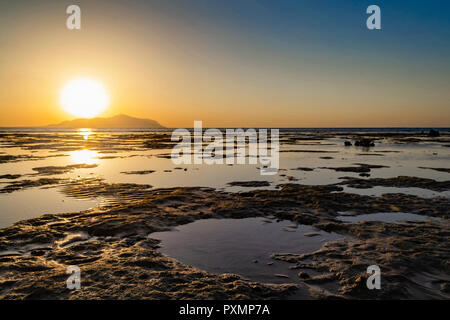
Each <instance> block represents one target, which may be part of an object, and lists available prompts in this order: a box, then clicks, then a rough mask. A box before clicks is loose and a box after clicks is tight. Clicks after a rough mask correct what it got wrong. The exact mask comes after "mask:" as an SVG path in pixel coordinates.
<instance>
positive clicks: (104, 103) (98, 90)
mask: <svg viewBox="0 0 450 320" xmlns="http://www.w3.org/2000/svg"><path fill="white" fill-rule="evenodd" d="M60 103H61V106H62V108H63V109H64V110H65V111H67V112H68V113H70V114H71V115H73V116H75V117H78V118H92V117H95V116H97V115H99V114H100V113H102V112H103V111H105V109H106V108H108V105H109V96H108V93H107V91H106V89H105V87H104V86H103V84H102V83H101V82H99V81H97V80H93V79H89V78H76V79H72V80H70V81H68V82H67V83H66V84H65V85H64V87H63V89H62V90H61V95H60Z"/></svg>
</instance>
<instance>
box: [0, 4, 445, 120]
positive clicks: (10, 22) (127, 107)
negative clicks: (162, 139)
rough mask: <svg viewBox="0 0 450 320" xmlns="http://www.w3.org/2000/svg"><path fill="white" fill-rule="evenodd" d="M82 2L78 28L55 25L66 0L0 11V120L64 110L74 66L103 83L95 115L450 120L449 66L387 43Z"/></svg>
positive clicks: (54, 116) (61, 21)
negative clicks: (290, 33) (380, 47)
mask: <svg viewBox="0 0 450 320" xmlns="http://www.w3.org/2000/svg"><path fill="white" fill-rule="evenodd" d="M82 3H83V2H82ZM84 3H86V4H85V5H82V14H83V20H82V21H83V22H82V30H80V31H69V30H67V29H66V28H65V18H66V15H65V13H64V11H65V7H66V6H67V3H66V2H65V1H59V2H52V1H44V2H43V4H41V6H39V7H33V2H29V3H28V4H27V5H23V6H22V5H11V7H10V8H9V11H8V12H6V13H5V12H3V13H2V14H1V15H2V16H0V30H2V31H1V33H0V41H1V43H2V53H1V59H0V83H1V91H0V126H39V125H47V124H52V123H58V122H60V121H63V120H68V119H73V116H71V115H69V114H67V113H66V112H65V111H64V110H62V108H61V106H60V105H59V94H60V91H61V88H62V87H63V86H64V84H65V83H66V82H67V81H68V80H70V79H72V78H75V77H80V76H83V77H90V78H94V79H97V80H100V81H102V82H103V83H104V85H105V87H106V88H107V90H108V92H109V93H110V96H111V105H110V107H109V108H108V109H107V111H105V112H104V113H103V114H101V115H100V116H105V117H106V116H112V115H115V114H128V115H131V116H135V117H142V118H150V119H154V120H157V121H159V122H160V123H161V124H162V125H164V126H167V127H192V125H193V121H194V120H202V121H203V124H204V126H205V127H227V126H229V127H266V126H269V127H377V126H381V127H389V126H393V127H395V126H424V127H428V126H450V112H449V101H450V94H449V92H450V90H449V81H448V80H449V79H448V73H447V71H448V65H446V66H445V67H444V68H443V67H442V65H439V64H438V63H437V62H436V63H434V61H435V60H427V61H426V63H424V61H425V60H422V59H421V58H420V57H416V56H413V55H412V53H410V56H408V53H407V54H406V55H404V53H403V52H399V51H398V50H399V49H398V48H394V45H393V44H390V45H391V46H392V52H389V51H387V52H386V51H384V53H383V54H381V53H376V54H375V53H374V52H373V51H371V50H370V48H366V49H367V50H366V49H365V48H353V47H344V46H342V47H340V46H337V47H336V46H333V45H332V44H330V43H329V42H327V41H321V39H320V38H319V39H317V38H314V40H311V39H309V38H305V39H304V41H303V42H300V43H298V44H296V46H295V47H292V46H290V44H288V45H286V44H283V43H282V41H280V43H277V41H278V40H279V39H278V37H275V36H274V37H272V38H268V39H267V38H263V37H262V36H261V35H259V34H255V35H253V34H252V35H251V37H250V35H249V34H247V33H246V32H236V30H233V28H232V27H230V26H227V25H223V24H222V25H221V24H217V25H216V24H208V22H207V21H202V20H196V23H193V22H192V21H191V20H189V19H188V18H187V17H186V18H185V17H182V18H181V19H180V17H177V18H175V17H171V16H167V13H159V12H158V11H149V12H145V11H143V10H132V9H129V8H127V6H126V4H117V5H112V4H111V5H108V6H107V5H105V3H103V6H102V5H101V4H102V1H99V2H98V3H96V4H92V3H88V2H84ZM119 13H120V14H119ZM244 31H245V30H244ZM365 36H372V34H367V35H365ZM325 40H326V39H325ZM403 57H404V59H403ZM437 60H439V59H437ZM405 61H406V62H405Z"/></svg>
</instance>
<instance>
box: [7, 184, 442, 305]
mask: <svg viewBox="0 0 450 320" xmlns="http://www.w3.org/2000/svg"><path fill="white" fill-rule="evenodd" d="M138 190H140V191H139V192H137V191H138ZM65 192H67V193H69V194H70V193H72V194H75V193H78V194H83V195H85V196H92V197H98V196H100V195H105V194H110V195H114V196H115V197H118V198H120V197H123V198H124V199H127V198H128V196H130V195H131V194H133V201H129V202H124V203H120V204H114V205H108V206H104V207H100V208H96V209H91V210H87V211H83V212H75V213H66V214H59V215H44V216H41V217H39V218H35V219H30V220H26V221H21V222H18V223H16V224H15V225H13V226H11V227H8V228H5V229H1V230H0V298H3V299H141V298H142V299H182V298H189V299H207V298H212V299H270V298H274V299H284V298H292V297H302V298H336V297H341V298H349V299H366V298H389V299H391V298H405V299H408V298H417V297H423V298H448V297H449V296H448V286H449V283H450V279H449V276H448V275H449V274H450V265H449V259H450V249H449V248H450V243H449V239H450V237H449V236H450V228H449V223H448V207H449V204H450V203H449V200H448V199H445V198H434V199H421V198H417V197H414V196H409V195H402V194H394V195H392V194H390V195H383V196H381V197H368V196H362V195H357V194H348V193H344V192H342V188H341V187H340V186H337V185H327V186H304V185H298V184H288V185H283V186H281V188H280V190H252V191H248V192H241V193H227V192H219V191H216V190H214V189H210V188H170V189H155V190H152V189H149V188H145V187H143V186H141V185H133V184H112V185H110V184H106V183H104V182H102V181H100V180H98V181H95V180H92V181H91V182H90V183H87V184H86V183H80V184H77V185H76V186H71V185H67V186H66V187H65ZM394 206H395V208H393V207H394ZM393 209H395V210H400V211H404V212H411V213H418V214H422V215H427V216H433V217H441V218H443V219H442V220H441V221H440V222H439V223H437V222H436V221H431V220H429V221H421V222H404V223H401V224H388V223H384V222H361V223H356V224H349V223H342V222H341V221H340V220H339V219H337V218H336V217H337V216H339V212H340V211H358V212H359V213H376V212H387V211H392V210H393ZM256 216H262V217H264V216H271V217H275V218H279V219H285V220H291V221H294V222H297V223H300V224H307V225H313V226H314V227H316V228H317V229H319V230H324V231H333V232H336V233H340V234H342V235H348V236H351V237H350V238H347V239H346V240H340V241H335V242H331V243H327V244H325V245H324V246H323V247H322V248H321V249H319V250H318V251H316V252H310V253H302V252H292V253H289V254H286V253H277V252H274V255H273V258H275V259H280V260H284V261H287V262H289V263H291V264H292V266H291V267H292V268H297V269H299V271H301V272H308V271H307V270H314V271H315V272H316V273H319V274H318V275H312V276H309V275H308V276H306V275H305V274H302V276H301V277H299V279H300V280H301V283H300V284H299V286H298V287H295V286H294V285H292V284H289V285H269V284H263V283H257V282H249V281H246V280H244V279H240V278H239V276H237V275H229V274H224V275H214V274H209V273H206V272H203V271H201V270H198V269H195V268H192V267H188V266H185V265H183V264H181V263H179V262H176V261H175V260H173V259H171V258H168V257H166V256H163V255H162V254H161V253H160V252H159V251H158V241H157V240H155V239H152V233H153V232H157V231H164V230H169V229H170V228H173V227H175V226H177V225H181V224H186V223H189V222H192V221H195V220H198V219H207V218H231V217H232V218H245V217H256ZM372 264H377V265H379V266H380V267H381V270H382V276H383V279H385V280H384V282H383V284H384V285H383V286H382V289H381V290H367V289H366V287H365V279H366V278H367V273H366V268H367V266H368V265H372ZM68 265H78V266H79V267H80V269H81V272H82V290H73V291H71V290H68V289H67V288H66V287H65V281H66V279H67V275H66V273H65V272H66V268H67V266H68ZM300 280H299V281H300Z"/></svg>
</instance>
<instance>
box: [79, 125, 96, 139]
mask: <svg viewBox="0 0 450 320" xmlns="http://www.w3.org/2000/svg"><path fill="white" fill-rule="evenodd" d="M77 134H79V135H81V136H83V139H84V140H87V139H88V137H89V136H90V135H91V134H93V132H92V129H90V128H81V129H78V132H77Z"/></svg>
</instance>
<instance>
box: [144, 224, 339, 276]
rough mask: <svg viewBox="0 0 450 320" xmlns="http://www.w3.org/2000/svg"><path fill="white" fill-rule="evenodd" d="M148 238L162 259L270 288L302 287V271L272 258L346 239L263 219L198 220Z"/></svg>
mask: <svg viewBox="0 0 450 320" xmlns="http://www.w3.org/2000/svg"><path fill="white" fill-rule="evenodd" d="M308 235H309V236H308ZM150 236H151V237H152V238H155V239H159V240H161V249H160V250H161V251H162V252H163V253H164V254H166V255H168V256H170V257H172V258H175V259H177V260H178V261H180V262H182V263H183V264H187V265H191V266H194V267H197V268H199V269H201V270H205V271H208V272H212V273H218V274H220V273H235V274H238V275H240V276H243V277H244V278H247V279H250V280H253V281H262V282H267V283H286V282H293V283H298V282H299V279H298V276H297V273H298V272H299V271H301V270H292V269H289V266H290V265H289V264H288V263H286V262H283V261H276V260H273V259H271V258H270V255H271V254H272V253H306V252H312V251H315V250H317V249H320V248H321V247H322V245H323V244H324V243H325V242H327V241H333V240H337V239H342V238H343V236H341V235H338V234H336V233H328V232H325V231H319V230H317V229H315V228H313V227H311V226H306V225H296V224H293V223H292V222H290V221H279V222H276V221H275V220H268V219H264V218H246V219H207V220H199V221H195V222H193V223H189V224H186V225H182V226H179V227H177V228H176V230H175V231H167V232H157V233H152V234H151V235H150ZM308 272H311V271H310V270H308ZM277 274H278V275H284V276H285V277H281V276H277Z"/></svg>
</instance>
